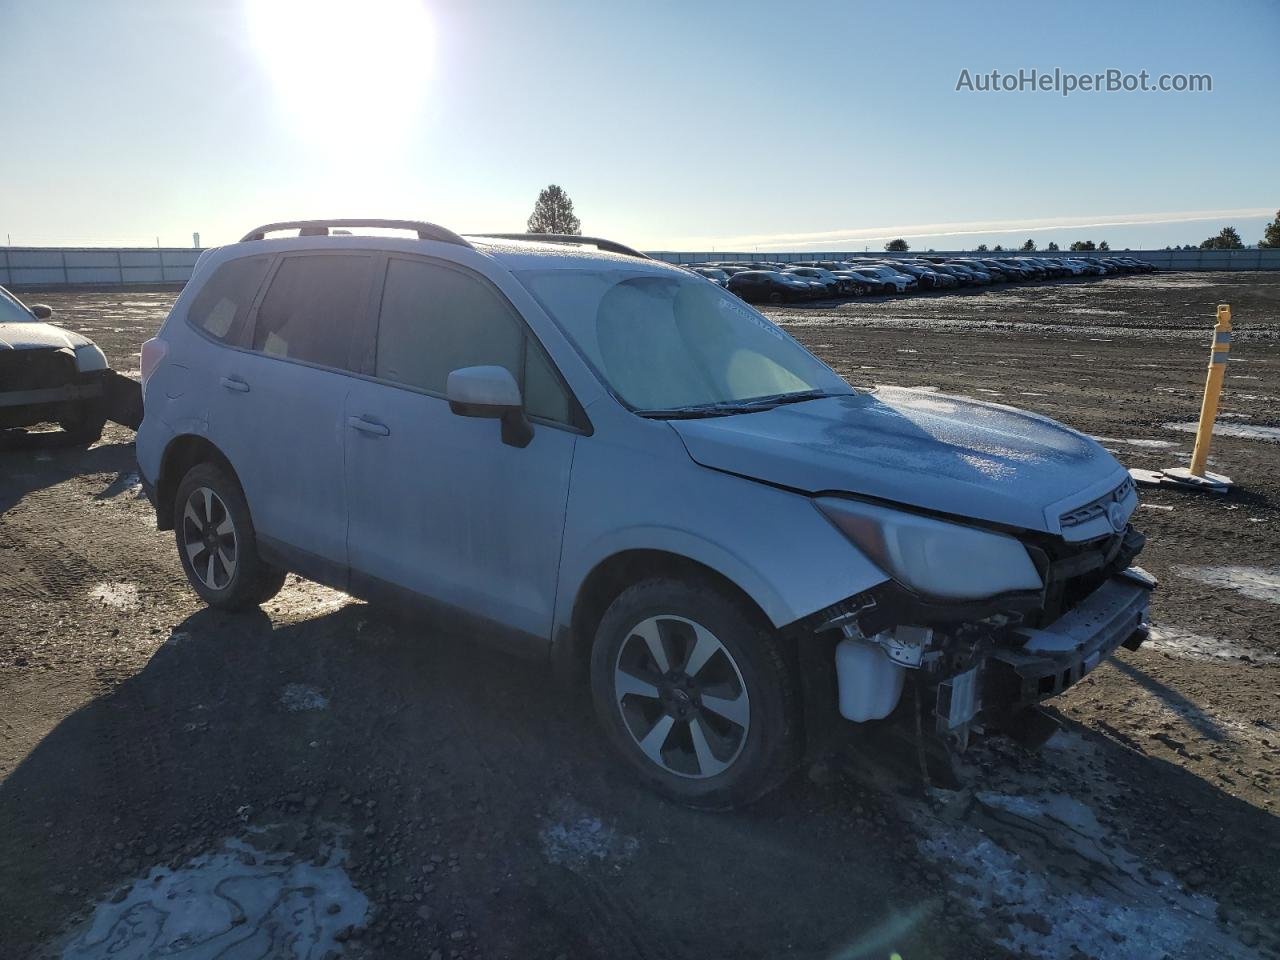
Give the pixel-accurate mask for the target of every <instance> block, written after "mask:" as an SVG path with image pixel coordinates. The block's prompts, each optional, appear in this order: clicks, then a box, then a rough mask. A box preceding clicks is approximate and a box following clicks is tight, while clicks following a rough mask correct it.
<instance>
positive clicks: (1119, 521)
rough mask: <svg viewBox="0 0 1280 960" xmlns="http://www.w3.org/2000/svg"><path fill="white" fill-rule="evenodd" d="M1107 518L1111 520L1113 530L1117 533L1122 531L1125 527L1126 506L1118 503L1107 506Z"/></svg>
mask: <svg viewBox="0 0 1280 960" xmlns="http://www.w3.org/2000/svg"><path fill="white" fill-rule="evenodd" d="M1107 519H1108V520H1110V521H1111V529H1112V530H1114V531H1115V532H1116V533H1119V532H1120V531H1122V530H1123V529H1124V527H1125V515H1124V507H1123V506H1121V505H1120V504H1118V503H1113V504H1112V505H1111V506H1109V507H1107Z"/></svg>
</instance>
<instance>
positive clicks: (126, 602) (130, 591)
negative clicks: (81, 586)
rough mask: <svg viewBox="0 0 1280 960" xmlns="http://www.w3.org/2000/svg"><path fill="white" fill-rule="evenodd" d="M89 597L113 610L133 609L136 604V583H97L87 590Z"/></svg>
mask: <svg viewBox="0 0 1280 960" xmlns="http://www.w3.org/2000/svg"><path fill="white" fill-rule="evenodd" d="M89 597H90V598H91V599H93V600H97V601H98V602H99V603H102V604H105V605H106V606H108V607H111V608H113V609H115V610H133V609H135V608H136V607H137V606H138V585H137V584H136V583H99V584H96V585H94V587H93V588H92V589H91V590H90V591H89Z"/></svg>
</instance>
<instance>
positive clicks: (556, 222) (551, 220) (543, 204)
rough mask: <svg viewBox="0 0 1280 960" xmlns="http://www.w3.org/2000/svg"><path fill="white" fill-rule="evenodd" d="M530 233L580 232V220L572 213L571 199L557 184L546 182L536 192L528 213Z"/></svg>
mask: <svg viewBox="0 0 1280 960" xmlns="http://www.w3.org/2000/svg"><path fill="white" fill-rule="evenodd" d="M528 228H529V232H530V233H570V234H575V235H577V234H581V233H582V221H580V220H579V219H578V218H577V217H576V216H574V213H573V201H572V200H570V199H569V195H568V194H567V193H565V192H564V189H563V188H562V187H560V186H559V185H558V184H554V183H552V184H548V186H547V187H546V189H544V190H542V191H541V192H540V193H539V194H538V200H537V202H536V203H535V204H534V205H533V213H531V214H529V224H528Z"/></svg>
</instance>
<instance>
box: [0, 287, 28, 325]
mask: <svg viewBox="0 0 1280 960" xmlns="http://www.w3.org/2000/svg"><path fill="white" fill-rule="evenodd" d="M34 320H35V317H33V316H32V315H31V311H30V310H28V309H27V308H26V307H24V306H23V305H22V304H21V302H19V300H18V298H17V297H15V296H14V295H13V294H11V293H10V292H9V291H8V290H6V289H5V288H4V287H0V323H24V322H25V323H31V322H33V321H34Z"/></svg>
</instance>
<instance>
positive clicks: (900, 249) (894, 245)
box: [884, 237, 911, 253]
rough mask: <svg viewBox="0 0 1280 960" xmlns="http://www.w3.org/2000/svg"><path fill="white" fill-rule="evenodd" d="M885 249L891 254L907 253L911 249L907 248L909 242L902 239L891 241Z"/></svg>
mask: <svg viewBox="0 0 1280 960" xmlns="http://www.w3.org/2000/svg"><path fill="white" fill-rule="evenodd" d="M884 248H885V250H886V251H887V252H889V253H906V252H907V251H908V250H910V249H911V248H910V247H909V246H907V241H905V240H903V239H902V238H901V237H899V238H898V239H897V240H890V241H889V242H888V243H886V244H885V245H884Z"/></svg>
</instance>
